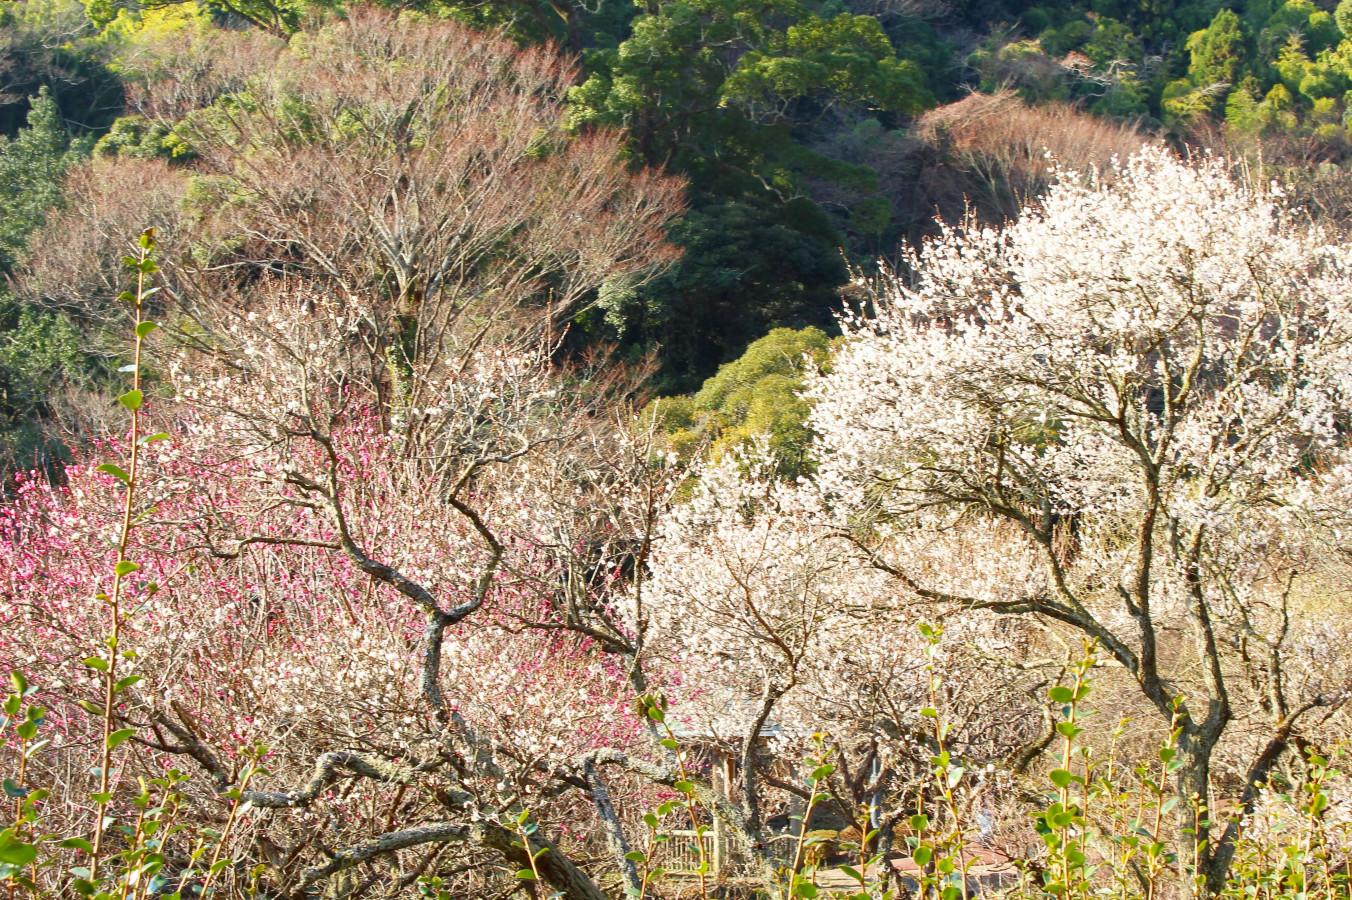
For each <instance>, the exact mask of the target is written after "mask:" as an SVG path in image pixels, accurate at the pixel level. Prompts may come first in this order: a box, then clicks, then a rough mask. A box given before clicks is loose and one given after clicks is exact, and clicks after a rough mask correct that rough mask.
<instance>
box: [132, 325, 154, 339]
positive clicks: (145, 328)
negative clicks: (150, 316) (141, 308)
mask: <svg viewBox="0 0 1352 900" xmlns="http://www.w3.org/2000/svg"><path fill="white" fill-rule="evenodd" d="M159 327H160V326H159V325H158V324H156V323H155V322H142V323H141V324H140V325H137V326H136V336H137V337H138V338H144V337H145V336H146V335H148V334H150V333H151V332H152V331H154V330H155V329H156V328H159Z"/></svg>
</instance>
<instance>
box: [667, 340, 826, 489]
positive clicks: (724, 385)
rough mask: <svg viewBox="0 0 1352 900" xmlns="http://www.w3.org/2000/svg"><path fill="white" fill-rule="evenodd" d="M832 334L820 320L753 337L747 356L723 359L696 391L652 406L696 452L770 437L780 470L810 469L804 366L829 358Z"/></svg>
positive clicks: (687, 451) (683, 446) (676, 442)
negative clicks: (808, 325) (820, 326)
mask: <svg viewBox="0 0 1352 900" xmlns="http://www.w3.org/2000/svg"><path fill="white" fill-rule="evenodd" d="M831 343H832V342H831V339H830V338H829V337H827V336H826V333H825V332H823V331H821V330H820V329H817V328H804V329H801V330H799V331H794V330H792V329H789V328H776V329H774V330H773V331H771V332H770V333H769V334H767V335H766V336H765V337H763V338H760V339H759V340H757V341H754V342H752V344H751V346H749V347H747V348H746V352H745V353H744V354H742V356H741V357H739V358H738V359H736V360H734V361H733V362H730V363H727V364H726V365H723V366H720V367H719V369H718V372H717V373H716V374H715V375H714V376H713V377H712V378H710V379H709V380H708V381H706V382H705V383H704V387H702V388H700V390H699V391H698V392H697V393H695V394H694V395H693V396H690V397H672V398H669V399H665V400H661V401H659V402H658V403H656V404H654V405H653V407H652V410H653V414H654V415H656V416H657V417H658V420H659V422H660V423H661V425H662V428H663V430H664V431H666V433H667V435H668V439H669V440H670V442H671V445H672V447H673V449H675V450H676V451H677V452H678V453H681V454H683V455H687V456H688V455H692V454H694V453H697V452H699V451H702V450H703V449H704V448H705V445H706V444H707V445H708V448H709V450H710V451H711V454H712V455H713V456H715V457H718V456H721V455H722V454H724V453H726V452H728V451H729V450H733V449H736V448H744V447H746V446H747V445H749V444H750V442H751V441H752V440H753V439H756V438H759V437H762V436H763V437H764V438H765V440H766V441H767V442H768V449H769V450H770V452H771V453H772V454H774V458H775V460H776V461H777V462H778V464H779V471H780V474H782V475H785V476H786V477H794V476H797V475H801V474H804V473H805V472H806V471H807V470H808V467H809V465H810V463H809V462H808V460H807V448H808V442H809V440H810V439H811V437H812V432H811V429H809V428H808V426H807V417H808V412H809V411H810V407H809V405H808V402H807V401H806V400H804V399H803V398H802V397H801V396H799V394H800V393H801V392H802V390H803V372H804V369H805V367H807V366H809V365H811V366H814V367H816V368H818V369H820V368H824V367H825V366H826V365H827V361H828V356H829V354H830V350H831Z"/></svg>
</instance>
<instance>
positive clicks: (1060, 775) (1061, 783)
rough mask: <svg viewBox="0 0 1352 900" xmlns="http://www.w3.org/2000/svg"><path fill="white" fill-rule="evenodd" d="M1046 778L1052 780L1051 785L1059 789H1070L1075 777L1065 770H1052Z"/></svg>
mask: <svg viewBox="0 0 1352 900" xmlns="http://www.w3.org/2000/svg"><path fill="white" fill-rule="evenodd" d="M1047 777H1048V778H1050V779H1051V780H1052V784H1054V785H1056V786H1057V787H1059V788H1063V787H1070V785H1071V783H1072V782H1074V781H1075V776H1074V775H1072V774H1071V773H1070V772H1069V771H1068V770H1066V769H1052V770H1051V772H1050V773H1049V774H1048V776H1047Z"/></svg>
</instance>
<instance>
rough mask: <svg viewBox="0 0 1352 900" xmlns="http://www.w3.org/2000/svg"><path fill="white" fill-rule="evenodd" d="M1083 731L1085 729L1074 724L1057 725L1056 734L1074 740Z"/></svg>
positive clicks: (1062, 723) (1060, 723)
mask: <svg viewBox="0 0 1352 900" xmlns="http://www.w3.org/2000/svg"><path fill="white" fill-rule="evenodd" d="M1082 731H1084V729H1083V728H1081V727H1080V726H1078V725H1076V724H1075V723H1074V722H1057V723H1056V733H1057V734H1059V735H1061V736H1062V737H1066V738H1070V739H1071V740H1074V739H1075V738H1076V737H1077V736H1078V735H1079V734H1080V732H1082Z"/></svg>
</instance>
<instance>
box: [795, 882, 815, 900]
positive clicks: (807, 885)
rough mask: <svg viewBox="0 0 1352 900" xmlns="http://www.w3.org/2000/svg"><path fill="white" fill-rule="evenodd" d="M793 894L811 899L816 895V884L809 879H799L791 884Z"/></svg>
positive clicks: (807, 899)
mask: <svg viewBox="0 0 1352 900" xmlns="http://www.w3.org/2000/svg"><path fill="white" fill-rule="evenodd" d="M793 896H795V897H803V898H806V900H813V898H814V897H816V896H817V886H816V885H815V884H813V883H812V882H810V881H800V882H798V883H797V884H795V885H794V886H793Z"/></svg>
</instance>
